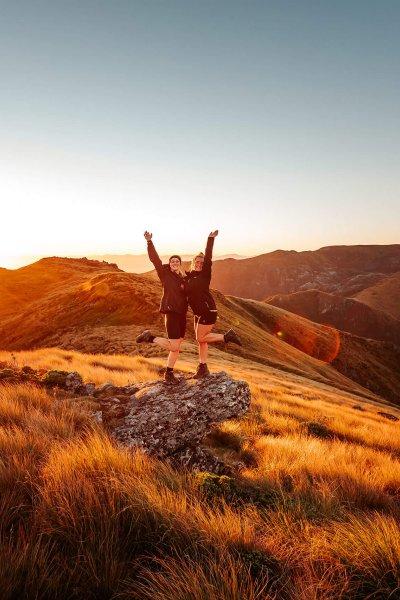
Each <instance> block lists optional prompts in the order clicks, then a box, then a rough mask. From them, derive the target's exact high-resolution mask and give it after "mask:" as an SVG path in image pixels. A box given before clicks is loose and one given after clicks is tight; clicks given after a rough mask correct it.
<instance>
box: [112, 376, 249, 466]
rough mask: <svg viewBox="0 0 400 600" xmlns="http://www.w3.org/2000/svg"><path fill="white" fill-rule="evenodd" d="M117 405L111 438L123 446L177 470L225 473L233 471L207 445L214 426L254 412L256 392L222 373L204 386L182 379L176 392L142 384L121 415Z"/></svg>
mask: <svg viewBox="0 0 400 600" xmlns="http://www.w3.org/2000/svg"><path fill="white" fill-rule="evenodd" d="M113 400H114V402H113V406H112V408H110V409H109V410H111V412H112V416H113V417H114V416H116V415H118V421H117V424H116V425H115V427H112V428H111V434H112V436H113V437H114V438H115V439H116V440H117V441H118V442H120V443H121V444H123V445H125V446H128V447H131V448H136V447H138V448H141V449H143V450H144V451H145V452H146V453H149V454H152V455H154V456H157V457H159V458H163V459H167V460H168V461H169V462H171V463H172V464H174V465H176V466H182V465H183V466H186V467H190V468H193V469H197V470H210V471H214V472H218V473H221V472H225V471H227V470H229V469H228V468H227V467H226V466H225V465H223V464H222V463H221V461H219V460H218V459H217V458H216V457H214V456H213V455H212V454H211V453H210V452H209V451H208V450H207V449H206V448H203V447H202V446H201V442H202V440H203V438H204V437H206V436H207V435H208V434H209V433H210V432H211V430H212V428H213V426H214V425H216V424H218V423H222V422H223V421H226V420H227V419H232V418H235V417H240V416H241V415H243V414H244V413H245V412H246V411H247V410H248V408H249V405H250V390H249V386H248V384H247V383H246V382H245V381H235V380H234V379H232V378H231V377H230V376H229V375H227V374H226V373H224V372H220V373H214V374H212V375H210V376H209V377H207V378H205V379H201V380H194V379H182V380H181V382H180V383H179V385H176V386H169V385H166V384H165V383H164V382H160V381H158V382H151V383H146V384H142V385H141V386H140V388H139V389H138V390H137V391H136V392H135V393H134V394H132V395H131V396H130V397H129V401H128V402H126V400H125V402H124V406H121V405H120V408H121V410H118V408H119V407H118V404H119V403H118V402H117V398H113ZM121 400H122V399H121ZM104 416H105V417H107V410H106V411H104ZM106 420H107V418H106ZM111 423H112V421H111Z"/></svg>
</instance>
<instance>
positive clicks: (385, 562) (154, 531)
mask: <svg viewBox="0 0 400 600" xmlns="http://www.w3.org/2000/svg"><path fill="white" fill-rule="evenodd" d="M185 356H186V358H185V360H183V361H181V363H180V366H181V367H182V368H183V369H184V370H190V369H191V368H192V366H193V356H191V354H190V353H188V354H187V355H185ZM0 360H1V361H5V362H8V363H9V364H11V365H12V364H20V365H24V364H29V365H31V366H33V367H35V368H39V367H42V368H55V367H56V368H66V369H68V370H74V369H76V370H78V371H79V372H80V373H81V374H82V375H83V377H84V379H85V380H91V381H96V382H99V383H100V382H102V381H113V382H114V383H118V384H124V383H128V382H133V381H136V380H143V379H152V378H154V376H155V374H156V373H157V370H158V368H159V366H160V364H161V361H160V359H157V358H153V359H144V358H142V357H138V356H135V357H133V356H132V357H130V356H123V355H120V356H106V355H99V354H97V355H87V354H86V355H85V354H79V353H77V352H74V351H65V350H60V349H40V350H36V351H32V352H16V353H14V354H12V353H10V352H2V353H1V354H0ZM210 364H211V367H212V368H213V369H221V368H223V369H225V370H227V371H228V372H229V373H231V374H232V375H233V376H234V377H237V378H245V379H246V380H247V381H248V382H249V383H250V386H251V392H252V406H251V410H250V413H248V414H247V415H246V416H245V417H244V418H242V419H239V420H237V421H231V422H227V423H225V424H223V425H222V426H221V427H219V428H218V429H217V430H215V431H214V433H213V434H212V435H211V436H210V437H209V439H208V440H207V443H208V445H209V446H210V448H212V449H213V451H214V452H215V453H216V454H218V455H220V456H223V457H224V458H225V460H227V461H230V460H232V461H241V462H242V464H243V468H242V471H241V473H240V475H239V476H238V477H235V478H228V477H217V476H212V475H210V474H206V473H203V474H197V475H196V474H194V473H177V472H174V471H172V470H171V469H170V468H169V467H167V466H166V465H164V464H163V463H160V462H157V461H154V460H152V459H150V458H149V457H146V456H144V455H141V454H139V453H138V454H130V453H128V452H126V451H125V450H124V449H122V448H117V447H116V446H115V445H114V444H113V443H112V442H110V440H109V439H108V437H107V436H106V434H105V433H104V432H103V431H102V430H101V428H100V426H98V425H97V424H95V423H94V422H93V420H92V418H91V417H90V412H89V411H90V408H91V407H90V401H85V400H84V399H83V400H82V399H81V400H79V401H78V400H74V399H72V400H71V399H70V400H66V399H61V398H60V399H59V398H57V396H52V397H49V396H48V395H47V394H46V393H45V392H44V391H42V390H37V389H33V388H30V387H29V386H23V385H17V386H0V457H1V462H0V498H1V502H0V511H1V516H0V588H1V590H2V599H3V598H4V600H11V599H12V600H14V599H16V598H18V599H19V598H21V599H26V600H27V599H31V598H40V599H49V600H50V598H51V599H54V600H57V599H64V598H71V599H72V600H74V599H77V600H78V599H79V600H80V599H81V598H85V599H86V598H88V599H95V598H96V599H97V598H102V599H103V598H104V599H108V598H110V599H111V598H112V599H115V600H116V599H117V598H124V599H137V600H138V599H148V600H150V599H151V600H153V599H155V600H157V599H159V600H161V599H162V600H186V599H189V600H206V599H207V600H209V599H211V600H255V599H257V600H261V599H262V600H268V599H271V600H272V599H273V598H274V599H275V600H280V599H282V600H286V599H287V600H310V599H311V600H317V599H318V600H321V599H324V600H350V599H354V600H361V599H365V598H376V599H378V598H389V597H390V598H396V597H398V595H399V592H400V570H399V564H400V544H399V540H400V530H399V518H400V512H399V500H400V438H399V436H398V427H399V422H395V421H389V420H387V419H386V418H384V417H383V416H381V415H380V414H379V413H380V412H382V411H383V412H390V413H391V414H392V415H394V416H396V415H397V416H398V417H400V411H399V410H397V409H395V408H393V407H389V406H388V405H387V404H385V403H381V402H380V401H378V400H377V399H375V400H373V399H366V398H365V397H364V396H360V395H357V394H356V393H355V392H354V391H353V392H349V391H341V390H338V389H337V388H336V387H335V386H334V385H329V384H327V383H322V382H317V381H315V380H311V379H308V378H306V377H304V376H300V375H297V374H294V373H291V372H287V371H282V370H279V369H277V368H272V367H269V366H266V365H261V364H260V363H257V362H254V361H250V360H247V359H245V358H243V357H239V356H229V355H227V354H223V353H221V352H218V351H214V355H213V357H212V359H211V361H210Z"/></svg>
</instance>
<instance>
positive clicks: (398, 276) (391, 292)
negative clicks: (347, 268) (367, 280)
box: [354, 272, 400, 320]
mask: <svg viewBox="0 0 400 600" xmlns="http://www.w3.org/2000/svg"><path fill="white" fill-rule="evenodd" d="M354 298H356V299H357V300H360V302H364V303H365V304H368V306H371V307H372V308H377V309H379V310H383V311H385V312H386V313H387V314H388V315H391V316H392V317H395V318H396V319H399V320H400V272H398V273H395V274H394V275H391V276H390V277H386V278H384V279H383V280H381V281H380V282H378V283H377V284H376V285H373V286H371V287H368V288H365V289H364V290H362V291H361V292H359V293H358V294H356V295H355V296H354Z"/></svg>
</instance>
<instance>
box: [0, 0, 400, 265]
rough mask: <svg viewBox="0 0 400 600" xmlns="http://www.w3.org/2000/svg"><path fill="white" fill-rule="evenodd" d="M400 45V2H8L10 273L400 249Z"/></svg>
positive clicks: (5, 154) (1, 11)
mask: <svg viewBox="0 0 400 600" xmlns="http://www.w3.org/2000/svg"><path fill="white" fill-rule="evenodd" d="M399 31H400V2H399V1H398V0H376V1H371V0H359V1H357V0H343V1H342V0H335V1H334V2H332V1H331V0H314V1H311V0H309V1H308V0H293V1H287V0H276V1H269V0H264V1H258V0H254V1H252V0H243V1H240V2H239V1H236V0H219V1H218V0H216V1H208V0H196V1H193V0H182V1H177V0H165V1H161V0H159V1H153V0H142V1H135V0H107V1H105V0H63V1H61V0H51V1H43V0H35V2H32V1H31V0H8V1H7V0H6V1H2V2H1V3H0V83H1V92H0V133H1V135H0V199H1V212H0V216H1V235H0V265H2V266H12V265H13V264H16V262H18V260H20V259H16V257H20V256H24V257H30V256H40V255H78V254H82V255H87V254H93V253H123V252H132V253H140V252H143V251H144V249H145V244H144V239H143V231H144V229H150V230H151V231H153V233H154V239H155V241H156V242H157V245H158V247H159V249H160V251H162V252H169V251H171V252H172V251H174V252H181V253H185V252H191V251H198V249H199V248H201V247H202V246H203V245H204V241H205V240H204V238H205V236H206V235H207V234H208V232H209V231H210V230H211V229H214V228H218V229H219V230H220V237H219V238H218V241H217V245H216V250H217V252H218V253H225V252H237V253H241V254H248V255H250V254H257V253H262V252H266V251H270V250H274V249H277V248H282V249H295V250H302V249H316V248H318V247H321V246H327V245H332V244H370V243H378V244H385V243H397V242H399V241H400V240H399V231H400V179H399V173H400V135H399V134H400V35H399ZM25 262H29V261H28V260H26V261H25Z"/></svg>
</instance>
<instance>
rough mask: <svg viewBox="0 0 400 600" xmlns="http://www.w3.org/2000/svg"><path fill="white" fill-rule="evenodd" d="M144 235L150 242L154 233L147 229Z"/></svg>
mask: <svg viewBox="0 0 400 600" xmlns="http://www.w3.org/2000/svg"><path fill="white" fill-rule="evenodd" d="M144 237H145V240H146V242H149V241H150V240H151V238H152V237H153V234H152V233H150V232H149V231H145V232H144Z"/></svg>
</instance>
